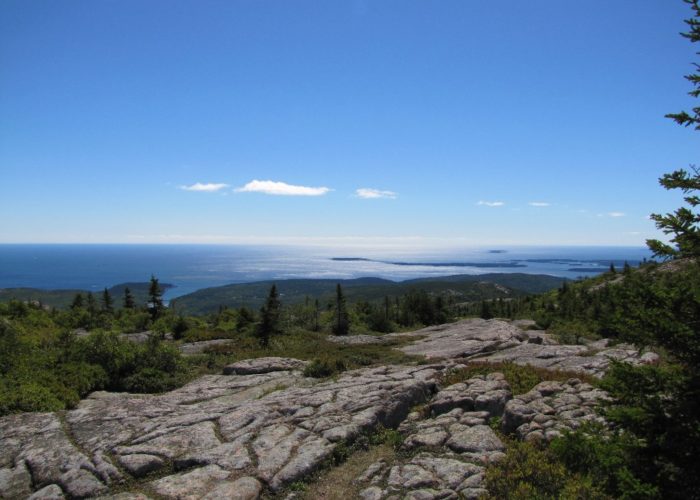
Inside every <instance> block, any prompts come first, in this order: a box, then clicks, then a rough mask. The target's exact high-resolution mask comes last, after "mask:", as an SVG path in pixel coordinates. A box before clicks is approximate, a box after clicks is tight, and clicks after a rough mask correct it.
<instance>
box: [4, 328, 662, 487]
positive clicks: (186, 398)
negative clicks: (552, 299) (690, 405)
mask: <svg viewBox="0 0 700 500" xmlns="http://www.w3.org/2000/svg"><path fill="white" fill-rule="evenodd" d="M401 335H402V336H408V337H409V339H410V338H411V336H414V337H418V338H417V339H416V341H415V342H414V343H412V344H409V345H405V346H404V347H402V348H401V349H403V350H404V351H405V352H409V353H411V354H422V355H424V356H426V357H427V358H433V359H436V358H441V361H439V362H437V363H434V364H426V365H418V366H383V367H373V368H364V369H361V370H354V371H349V372H345V373H344V374H343V375H342V376H340V377H339V378H338V379H337V380H326V381H319V380H318V379H311V378H306V377H304V376H303V375H302V373H301V371H299V370H300V369H302V368H303V367H304V362H302V361H299V360H291V359H285V358H262V359H258V360H247V361H245V362H239V363H234V364H233V365H230V366H229V367H227V370H226V372H227V373H229V374H228V375H208V376H203V377H201V378H199V379H197V380H196V381H193V382H192V383H190V384H187V385H186V386H184V387H182V388H180V389H177V390H174V391H171V392H168V393H165V394H161V395H136V394H126V393H119V394H116V393H106V392H96V393H93V394H91V395H90V397H89V398H87V399H85V400H83V401H82V402H81V403H80V404H79V405H78V407H77V408H76V409H74V410H71V411H68V412H60V413H34V414H31V413H27V414H18V415H11V416H6V417H3V418H0V493H1V496H2V497H3V498H5V497H7V498H44V499H46V498H88V497H98V498H105V499H107V498H111V499H117V498H119V499H143V498H177V499H185V498H187V499H190V498H192V499H194V498H211V499H213V498H239V499H242V498H251V499H252V498H258V497H259V496H260V495H262V494H263V493H264V492H267V494H272V495H274V494H276V493H278V492H281V491H282V490H284V488H285V487H286V486H287V485H289V484H290V483H292V482H295V481H298V480H300V479H303V478H304V477H305V476H308V475H309V474H310V473H311V472H312V471H314V470H316V469H318V468H320V467H322V466H323V465H324V464H327V463H329V461H330V457H331V456H332V454H333V451H334V450H335V449H336V447H337V446H339V445H340V443H344V442H352V441H353V440H354V439H356V438H357V437H358V436H360V435H361V434H363V433H369V432H372V431H374V430H376V429H377V428H378V427H379V426H383V427H391V428H397V427H398V428H399V430H400V432H401V433H402V434H403V435H404V437H405V440H404V445H403V446H404V448H405V450H406V453H405V454H401V457H403V458H400V459H398V460H397V461H396V463H393V464H388V463H376V464H373V465H372V466H371V467H370V468H369V469H368V470H367V471H366V472H365V473H364V474H362V475H361V477H359V478H357V481H358V483H359V484H360V485H361V487H362V496H363V497H364V498H377V499H378V498H385V497H387V498H388V497H392V498H394V497H397V496H399V497H405V498H457V497H458V496H462V497H466V498H475V497H477V496H478V495H479V494H481V493H483V490H482V489H481V487H482V479H483V473H484V467H485V466H486V465H487V464H488V463H490V462H492V461H495V460H498V459H499V458H500V457H502V456H503V455H502V453H503V451H504V446H503V443H502V442H501V441H500V439H499V438H498V435H497V433H496V432H494V428H493V426H494V425H495V423H497V422H498V420H495V419H494V417H501V424H500V425H502V430H504V431H506V432H513V433H514V434H515V435H516V436H518V437H520V438H523V439H551V438H553V437H555V436H556V435H557V434H558V433H559V432H561V431H562V430H564V429H570V428H576V427H577V426H578V425H580V423H581V422H583V421H586V420H593V419H597V418H598V417H596V416H595V413H594V411H593V408H594V406H595V404H596V402H597V401H599V400H600V399H601V398H604V397H605V393H603V392H602V391H599V390H596V389H594V388H593V387H592V386H590V385H588V384H585V383H583V382H581V381H579V380H578V379H571V380H569V381H567V382H565V383H560V382H545V383H542V384H540V385H538V386H537V387H535V388H534V389H533V390H532V391H530V392H528V393H527V394H523V395H516V396H515V397H514V396H513V395H512V394H511V389H510V387H509V386H508V384H507V382H506V381H505V379H504V377H503V376H502V375H501V374H498V373H492V374H489V375H486V376H480V377H474V378H472V379H469V380H467V381H465V382H462V383H459V384H454V385H451V386H448V387H444V388H441V387H439V385H438V380H439V375H440V374H441V373H443V372H444V371H445V370H449V369H452V368H455V367H460V366H463V365H464V364H468V363H469V362H471V360H473V359H478V360H493V361H498V360H503V359H508V360H511V361H513V362H515V363H528V362H533V364H536V365H537V366H543V367H546V368H549V367H556V368H560V367H571V368H572V369H574V370H572V371H579V372H581V373H590V374H594V375H600V374H601V373H602V371H603V370H604V369H605V367H607V363H609V362H610V360H609V358H610V357H615V358H616V359H627V360H631V361H633V362H635V363H639V362H645V361H647V362H648V361H653V359H650V357H649V356H647V357H646V359H642V357H641V356H640V355H639V353H637V352H636V351H635V350H633V349H631V348H629V347H628V346H622V347H621V346H617V347H615V348H608V347H607V346H604V345H602V344H601V345H598V346H595V347H594V348H591V347H586V346H559V345H547V344H548V343H549V342H550V340H547V343H545V342H542V343H532V342H530V339H532V338H535V337H539V338H542V332H539V333H533V332H531V331H523V330H521V329H520V328H519V325H516V324H512V323H508V322H503V321H496V320H491V321H483V320H471V321H463V322H459V323H456V324H453V325H443V326H441V327H436V328H430V329H424V330H420V331H418V332H415V333H412V334H401ZM394 336H397V335H394ZM385 337H389V338H391V337H390V336H385ZM584 350H585V351H584ZM584 359H585V360H586V363H583V361H582V360H584ZM538 360H539V361H538ZM417 405H422V406H423V409H422V411H420V412H418V411H412V409H413V408H415V407H416V406H417Z"/></svg>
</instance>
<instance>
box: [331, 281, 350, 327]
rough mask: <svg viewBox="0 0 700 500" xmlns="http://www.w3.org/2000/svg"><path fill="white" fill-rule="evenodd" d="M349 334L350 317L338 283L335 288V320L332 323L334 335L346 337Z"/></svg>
mask: <svg viewBox="0 0 700 500" xmlns="http://www.w3.org/2000/svg"><path fill="white" fill-rule="evenodd" d="M349 332H350V316H349V314H348V310H347V306H346V304H345V297H344V296H343V289H342V288H341V287H340V283H338V284H337V285H336V287H335V319H334V321H333V334H334V335H347V334H348V333H349Z"/></svg>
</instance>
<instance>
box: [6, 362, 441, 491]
mask: <svg viewBox="0 0 700 500" xmlns="http://www.w3.org/2000/svg"><path fill="white" fill-rule="evenodd" d="M295 373H296V375H295ZM435 374H436V368H433V367H430V366H418V367H379V368H367V369H363V370H357V371H353V372H347V373H345V374H344V375H343V376H342V377H341V378H340V379H338V380H337V381H327V382H319V381H317V380H314V379H305V378H303V377H301V375H299V373H298V372H292V371H273V372H269V373H263V374H256V375H231V376H213V375H210V376H205V377H201V378H200V379H198V380H196V381H194V382H192V383H190V384H188V385H186V386H184V387H182V388H180V389H177V390H175V391H171V392H169V393H166V394H162V395H155V396H151V395H135V394H111V393H104V392H98V393H94V394H93V395H92V396H91V397H90V398H88V399H86V400H84V401H82V402H81V403H80V405H79V406H78V407H77V408H76V409H75V410H72V411H69V412H67V413H66V414H65V417H64V418H63V417H59V415H57V414H52V413H42V414H20V415H12V416H8V417H3V418H1V419H0V487H1V488H2V489H3V494H7V493H5V492H11V493H12V495H11V496H12V497H18V498H22V497H27V496H29V495H30V494H31V493H32V492H35V491H36V490H37V489H46V488H48V489H47V490H46V491H44V490H42V495H43V494H48V493H51V494H58V493H60V494H62V495H64V496H67V497H71V498H86V497H96V496H99V495H105V494H107V493H108V491H109V490H110V489H111V488H112V487H113V486H114V485H115V484H118V483H120V482H122V481H123V480H125V479H127V478H128V477H129V476H131V477H135V478H138V477H142V476H144V475H146V474H149V477H152V476H153V475H155V476H156V477H157V476H158V475H162V476H161V477H157V478H156V479H152V480H150V481H148V482H147V483H145V484H144V485H143V490H144V492H145V493H147V494H149V493H150V494H152V495H154V496H159V497H166V498H223V497H227V498H228V497H231V495H234V493H235V492H238V493H235V494H236V495H239V496H238V497H236V498H256V497H257V496H258V495H259V493H260V491H261V490H262V488H269V489H270V490H272V491H278V490H279V489H281V488H283V487H284V486H285V485H287V484H289V483H290V482H293V481H295V480H297V479H299V478H301V477H303V476H304V475H306V474H308V473H309V472H311V471H312V470H314V469H315V468H317V467H319V466H320V465H321V464H322V463H323V462H324V461H325V460H327V459H328V457H329V456H330V454H331V453H332V452H333V449H334V448H335V447H336V446H337V444H338V442H340V441H341V440H344V439H353V438H355V437H357V436H358V435H359V434H360V433H362V432H366V431H370V430H371V429H373V428H375V427H376V426H378V425H380V424H381V425H384V426H387V427H390V426H395V425H398V424H399V423H400V422H401V421H403V420H404V418H405V417H406V415H407V414H408V412H409V410H410V408H411V407H413V406H414V405H416V404H419V403H423V402H425V401H426V400H427V399H428V398H429V397H430V396H431V395H432V394H433V393H434V392H435V390H436V386H435V382H434V381H433V380H432V379H433V377H434V375H435ZM282 383H284V384H287V385H289V384H291V385H293V387H290V388H287V389H278V390H274V389H275V388H277V387H279V385H280V384H282ZM271 389H272V390H273V391H272V392H270V390H271ZM241 492H246V493H245V494H244V493H241ZM241 495H242V496H241Z"/></svg>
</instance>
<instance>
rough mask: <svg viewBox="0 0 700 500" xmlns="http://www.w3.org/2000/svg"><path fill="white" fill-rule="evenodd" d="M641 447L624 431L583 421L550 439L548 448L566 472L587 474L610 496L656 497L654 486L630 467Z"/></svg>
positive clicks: (656, 492)
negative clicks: (643, 480) (640, 477)
mask: <svg viewBox="0 0 700 500" xmlns="http://www.w3.org/2000/svg"><path fill="white" fill-rule="evenodd" d="M641 449H642V443H641V442H639V441H638V440H636V439H635V438H634V437H633V436H631V435H630V434H628V433H626V432H624V431H609V430H608V429H607V428H605V427H604V426H602V425H600V424H587V425H584V426H583V427H581V428H579V429H577V430H576V431H574V432H568V433H566V434H565V435H564V436H562V437H559V438H556V439H555V440H553V441H552V443H551V444H550V448H549V452H550V454H551V456H552V457H553V458H554V459H556V460H557V461H558V462H560V463H562V464H563V465H564V466H565V467H566V469H567V470H568V471H569V472H570V473H573V474H578V475H580V476H584V477H587V478H588V482H589V483H591V484H595V485H597V487H598V488H599V489H600V490H601V491H603V492H605V493H606V494H608V495H610V496H611V497H614V498H625V499H642V498H648V499H652V498H658V489H657V488H656V487H654V486H652V485H650V484H648V483H644V482H642V481H641V480H639V479H638V477H637V476H638V475H639V471H632V469H631V467H633V466H634V462H635V454H637V453H639V452H640V450H641ZM574 498H576V497H574Z"/></svg>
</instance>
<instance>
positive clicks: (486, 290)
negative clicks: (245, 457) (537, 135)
mask: <svg viewBox="0 0 700 500" xmlns="http://www.w3.org/2000/svg"><path fill="white" fill-rule="evenodd" d="M562 281H564V280H563V278H557V277H554V276H546V275H533V274H524V273H502V274H501V273H494V274H485V275H475V276H470V275H458V276H443V277H439V278H425V279H417V280H408V281H402V282H393V281H389V280H384V279H380V278H360V279H352V280H341V281H338V280H323V279H290V280H283V281H280V282H277V283H274V282H272V281H260V282H255V283H237V284H233V285H225V286H220V287H212V288H205V289H202V290H197V291H196V292H193V293H191V294H188V295H184V296H181V297H177V298H176V299H173V300H172V301H171V306H172V307H174V308H175V309H177V310H178V311H179V312H183V313H186V314H211V313H216V312H217V311H218V309H219V306H221V305H225V306H227V307H229V308H239V307H243V306H245V307H252V308H255V309H257V308H260V307H261V306H262V305H263V304H264V301H265V297H266V296H267V293H268V291H269V289H270V287H271V286H272V285H273V284H276V285H277V291H278V292H279V293H280V294H282V295H283V296H284V300H285V304H287V305H297V304H305V303H306V300H307V298H308V297H312V298H315V299H318V300H319V305H320V308H325V306H326V305H327V304H329V303H333V301H334V299H335V293H336V285H337V284H338V283H340V285H341V286H342V287H343V295H344V296H345V299H346V300H347V302H348V304H354V303H356V302H360V301H367V302H369V303H377V304H381V303H382V302H383V301H384V299H385V297H387V296H388V297H390V298H391V299H392V300H393V298H395V297H401V296H404V295H406V294H408V293H409V292H410V291H411V290H422V291H424V292H426V293H427V294H428V295H429V296H430V297H437V296H442V297H443V298H444V299H445V300H446V302H447V305H448V306H449V305H451V304H456V303H466V302H472V301H479V300H482V299H495V298H498V297H504V298H505V297H511V298H512V297H523V296H525V295H527V294H529V293H542V292H545V291H547V290H551V289H552V288H556V287H558V286H560V285H561V283H562ZM1 297H2V292H0V298H1ZM309 305H311V304H309ZM392 307H393V305H392ZM312 329H313V328H312Z"/></svg>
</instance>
